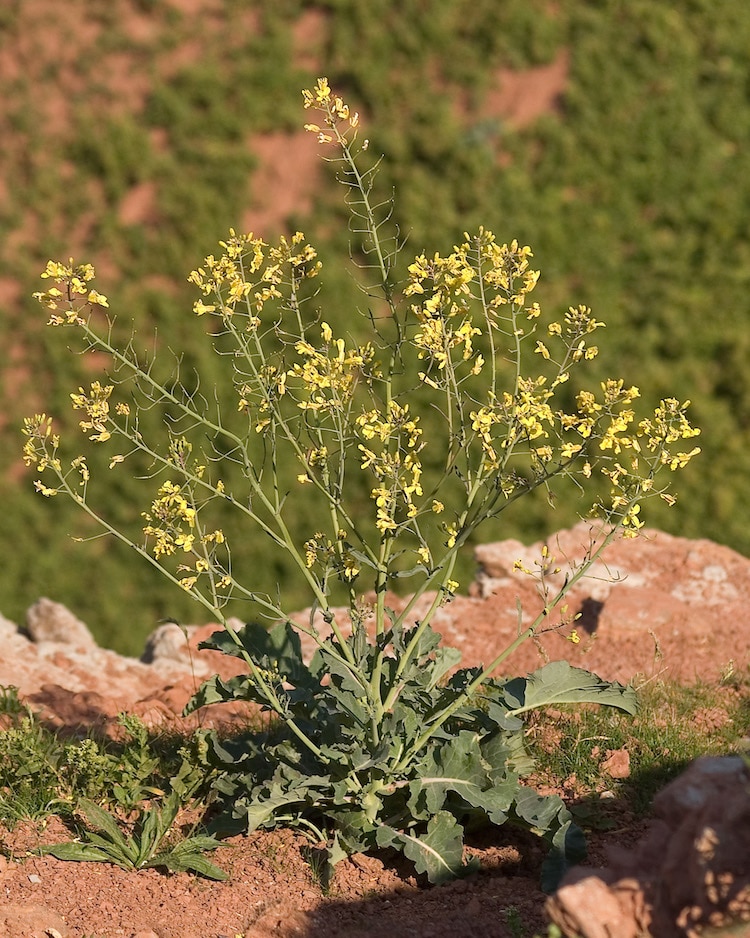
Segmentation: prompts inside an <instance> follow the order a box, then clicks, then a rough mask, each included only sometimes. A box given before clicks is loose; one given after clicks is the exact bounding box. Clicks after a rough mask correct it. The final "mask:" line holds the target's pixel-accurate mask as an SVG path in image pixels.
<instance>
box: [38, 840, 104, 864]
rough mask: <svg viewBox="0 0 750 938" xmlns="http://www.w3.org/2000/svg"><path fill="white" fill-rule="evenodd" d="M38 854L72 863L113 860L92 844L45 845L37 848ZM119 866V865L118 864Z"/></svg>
mask: <svg viewBox="0 0 750 938" xmlns="http://www.w3.org/2000/svg"><path fill="white" fill-rule="evenodd" d="M39 853H40V854H42V855H44V854H48V853H49V854H51V855H52V856H53V857H57V859H58V860H70V861H72V862H74V863H84V862H91V863H112V862H113V860H112V858H111V857H110V856H109V854H107V853H105V852H104V851H103V850H100V849H99V847H95V846H94V845H93V844H86V843H83V844H80V843H73V842H72V841H71V842H70V843H66V844H47V845H45V846H43V847H40V848H39ZM118 865H120V864H118Z"/></svg>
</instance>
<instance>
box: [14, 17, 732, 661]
mask: <svg viewBox="0 0 750 938" xmlns="http://www.w3.org/2000/svg"><path fill="white" fill-rule="evenodd" d="M748 48H750V7H748V6H747V4H746V3H744V2H741V0H727V2H725V3H724V4H722V5H721V11H720V15H717V11H716V5H715V3H713V2H711V0H678V2H675V3H672V4H654V3H653V2H650V0H627V2H626V0H563V2H561V3H554V4H553V3H550V2H542V0H499V2H498V0H434V2H432V3H430V4H424V3H422V2H419V0H377V2H371V3H367V4H363V3H357V2H356V0H317V2H315V3H307V2H302V0H223V2H222V0H196V2H195V3H190V4H188V3H186V2H180V0H110V2H108V3H107V4H104V5H102V4H100V3H97V2H96V0H70V2H68V3H65V4H54V3H49V2H47V0H28V2H24V3H23V4H22V3H20V2H17V0H16V2H11V3H7V4H4V5H3V10H2V11H0V102H2V103H0V132H1V133H2V141H3V145H2V147H1V148H0V228H1V229H2V231H3V238H2V241H0V343H1V344H2V348H3V367H2V372H1V373H0V391H1V393H2V400H0V499H2V506H3V509H2V521H1V522H0V544H1V545H2V551H3V573H2V576H1V577H0V611H2V613H3V614H4V615H5V616H6V617H8V618H11V619H14V620H15V621H18V622H22V621H23V614H24V610H25V608H26V607H27V606H28V605H29V604H30V603H31V602H33V601H34V600H36V599H37V598H38V597H39V596H40V595H47V596H49V597H51V598H53V599H55V600H58V601H61V602H64V603H65V604H66V605H67V606H69V608H71V609H72V610H73V611H74V612H75V613H76V614H77V615H78V616H79V617H81V618H82V619H84V620H85V621H87V622H88V623H89V625H90V626H91V627H92V629H93V630H94V632H95V634H96V635H97V638H98V639H99V640H100V641H101V642H102V643H104V644H107V645H110V646H112V647H116V648H117V649H118V650H120V651H123V652H130V653H136V654H137V653H139V652H140V650H141V648H142V643H143V637H144V635H145V634H146V633H147V632H149V631H150V630H151V629H152V628H153V627H154V626H155V624H156V621H157V620H158V619H159V618H160V617H162V616H167V615H169V616H174V617H176V618H178V619H181V620H182V621H186V622H187V621H195V620H196V619H197V618H200V616H199V610H198V609H197V607H193V606H191V605H190V603H189V600H188V599H187V597H185V596H182V595H179V594H178V593H176V592H175V591H174V590H173V589H172V588H170V587H169V586H168V585H167V584H166V583H165V582H162V581H161V580H160V579H159V578H158V577H157V576H156V574H154V573H152V571H151V570H149V569H148V568H146V567H145V565H143V564H142V563H139V562H138V559H137V558H131V557H129V556H128V555H127V553H126V552H124V551H123V550H122V549H121V548H120V547H119V546H118V545H117V544H114V543H112V542H110V541H108V540H104V539H96V540H92V541H90V542H88V543H85V544H71V541H70V535H71V534H74V535H76V536H83V537H86V536H90V535H93V534H95V533H96V532H95V531H93V530H92V529H89V528H88V527H87V526H86V524H85V523H84V519H82V518H81V517H79V516H78V514H77V512H76V511H75V510H74V508H73V506H69V505H67V504H65V503H64V502H62V501H61V500H59V499H57V500H53V501H52V502H46V501H43V500H42V499H41V498H40V497H39V496H36V495H35V494H34V493H33V490H32V478H31V477H30V476H29V474H28V473H27V472H25V471H24V468H23V466H22V464H21V463H20V458H19V452H20V448H21V439H20V434H19V430H18V427H19V424H20V421H21V418H22V416H23V415H25V414H28V413H31V412H34V411H37V410H45V411H47V412H48V413H52V414H54V415H55V417H56V418H57V419H59V421H60V422H61V425H62V426H63V427H69V428H71V430H74V428H75V418H74V416H73V414H72V413H71V411H70V407H69V400H68V394H69V392H70V391H71V390H75V389H76V388H77V387H78V385H79V384H83V383H84V382H87V381H90V380H91V379H92V378H95V377H98V373H95V372H93V371H92V362H91V361H90V359H89V358H86V357H81V356H74V355H70V354H69V353H68V351H67V350H66V349H65V347H64V345H65V343H64V342H61V341H60V338H61V336H60V335H59V334H57V333H56V332H53V331H52V330H46V328H45V325H44V323H45V316H44V313H43V311H42V310H41V308H40V307H38V305H37V304H36V303H35V302H34V301H32V300H31V298H30V296H31V293H32V292H33V291H34V290H36V289H39V287H40V282H39V280H38V273H39V271H40V270H41V269H42V267H43V266H44V263H45V262H46V260H47V259H48V258H50V257H55V258H67V257H68V256H69V255H71V254H72V255H74V256H75V258H76V259H77V260H78V259H80V260H87V261H91V262H92V263H94V264H95V265H96V266H97V268H98V273H99V278H98V283H97V286H98V288H99V289H100V290H101V291H103V292H105V293H106V294H107V295H108V296H109V298H110V302H111V305H112V308H113V310H115V311H117V312H118V313H119V315H120V325H119V326H118V328H121V330H122V336H123V337H125V338H127V336H128V335H129V334H130V331H131V329H132V328H133V326H134V327H135V329H136V331H137V335H138V339H137V341H138V342H139V343H142V345H143V346H144V347H146V346H150V345H153V344H154V342H156V344H157V345H158V347H159V348H160V349H161V350H162V351H166V350H168V349H173V350H174V351H175V352H176V353H177V354H179V355H180V356H182V366H181V367H182V374H183V375H184V374H187V373H189V371H190V369H195V370H196V371H197V372H199V373H200V374H201V376H202V384H203V387H204V388H210V387H211V385H212V384H213V382H214V380H216V378H217V377H219V378H220V375H219V373H218V372H219V368H220V365H221V363H220V362H217V361H216V360H215V359H214V357H213V356H212V353H211V350H210V343H209V342H208V341H207V339H206V337H205V336H204V335H203V334H202V333H201V331H200V329H199V328H198V326H197V323H196V321H195V319H194V317H193V315H192V313H191V305H192V301H193V299H194V298H195V292H194V290H193V289H192V288H191V287H190V286H189V285H188V284H187V283H186V277H187V274H188V273H189V272H190V270H191V269H192V268H193V267H195V266H197V265H198V264H199V263H200V262H201V260H202V258H203V256H204V255H206V254H208V253H211V252H212V251H214V249H215V245H216V242H217V241H218V239H219V238H221V237H223V236H224V235H225V234H226V232H227V229H228V228H229V227H230V226H235V227H239V228H241V227H245V224H244V222H245V221H246V220H248V219H249V220H251V221H252V220H253V218H256V219H258V218H260V219H261V220H263V219H265V221H264V230H262V231H256V233H257V234H261V235H262V236H264V237H265V238H267V239H272V238H274V237H276V236H278V234H279V233H281V232H282V231H288V230H290V229H291V230H293V229H294V228H295V227H302V228H303V230H304V231H305V233H306V234H307V236H308V238H309V239H310V240H312V241H313V242H314V243H317V244H318V245H319V247H320V249H321V253H322V255H323V260H324V262H325V264H326V269H325V270H324V278H323V280H324V285H323V290H322V292H321V294H319V295H318V296H317V297H316V298H315V299H314V300H313V301H312V302H313V304H314V306H321V307H324V308H325V310H326V318H327V319H328V320H329V321H330V322H331V323H332V324H333V325H334V328H335V329H344V328H351V329H354V328H357V325H356V324H357V322H358V319H357V317H356V316H355V315H354V314H353V310H354V308H355V307H356V306H358V305H359V306H361V305H362V304H363V302H366V300H365V299H364V298H363V296H362V294H361V293H360V292H359V290H358V289H357V287H356V284H355V282H354V279H353V278H352V276H351V275H350V273H348V272H347V271H345V270H343V265H342V259H344V258H346V257H347V256H348V242H349V237H350V235H349V232H348V231H347V227H346V217H345V215H344V213H343V210H342V205H341V196H342V192H341V190H340V188H338V187H337V186H336V183H335V181H334V178H333V174H332V173H331V172H327V171H326V169H325V168H322V169H321V170H320V171H318V169H313V168H312V167H314V166H316V165H317V164H315V163H314V162H311V161H305V160H304V159H299V160H298V161H297V162H294V161H292V162H291V163H290V177H291V178H290V179H289V181H288V187H289V189H290V190H291V192H292V194H295V193H297V192H299V193H300V194H301V195H300V198H299V199H298V200H297V202H296V205H297V207H296V208H294V209H291V210H290V211H289V212H285V211H283V209H282V208H281V207H279V206H283V204H285V203H284V196H285V195H286V194H287V193H286V192H285V188H286V186H281V187H280V188H279V189H278V192H277V193H276V195H277V198H278V201H279V206H276V209H277V210H276V211H275V212H273V211H271V212H270V214H269V213H268V212H266V214H265V215H263V214H262V213H261V214H259V209H258V206H259V205H261V204H262V203H263V198H264V195H267V192H266V191H265V187H266V186H267V184H268V180H267V178H266V176H264V175H263V173H262V172H261V171H259V170H260V169H262V167H263V162H262V159H261V158H262V156H263V153H264V152H266V151H265V150H264V149H263V141H264V140H268V139H273V140H275V141H276V145H277V149H276V150H275V151H274V156H273V159H276V160H277V162H278V164H279V167H280V168H283V166H285V165H286V161H285V160H284V159H280V158H279V156H283V155H284V146H285V142H286V145H288V147H289V148H290V150H292V149H293V150H294V152H297V151H299V153H303V152H304V148H305V147H306V146H309V143H310V142H311V141H307V142H305V141H304V140H303V139H302V138H301V137H300V136H299V135H298V133H297V131H298V129H299V128H300V126H301V123H302V122H303V120H304V115H303V112H302V109H301V98H300V93H299V92H300V89H301V88H302V87H309V86H311V84H312V82H313V81H314V79H315V78H316V77H317V75H319V74H327V75H328V76H329V78H330V79H331V82H332V84H333V85H334V86H335V87H337V88H340V89H342V91H343V92H344V93H345V96H346V97H347V100H350V101H351V102H352V104H353V105H354V106H356V107H358V108H359V109H360V110H361V111H362V113H363V115H364V120H365V126H366V131H365V132H366V134H367V135H368V136H369V137H370V140H371V143H370V146H371V149H372V152H373V153H375V154H380V153H381V152H383V153H385V154H386V160H385V161H384V163H383V166H382V169H381V174H380V177H379V184H380V186H381V187H382V191H383V192H384V193H385V194H389V193H390V192H391V191H392V190H393V191H395V195H396V203H395V216H394V219H395V221H396V222H397V224H398V226H399V229H400V231H401V233H402V234H403V235H408V243H407V246H406V249H405V250H404V252H403V254H402V257H401V260H402V263H404V264H405V263H407V262H408V257H409V255H412V256H413V255H414V254H415V253H418V252H420V251H422V250H426V251H428V252H432V251H434V250H439V251H441V252H446V251H449V250H450V247H451V245H452V244H453V243H454V242H455V241H456V240H457V239H459V238H461V236H462V233H463V231H464V230H471V229H472V228H474V227H476V226H477V225H479V224H484V225H485V226H486V227H489V228H491V229H493V230H494V231H495V232H496V234H497V235H498V238H500V239H502V240H510V239H512V238H518V239H519V240H520V241H521V242H524V243H528V244H531V245H532V246H533V247H534V250H535V262H536V266H538V267H539V268H540V269H541V270H542V280H541V283H540V286H539V288H538V294H537V298H538V299H539V300H540V302H541V303H542V306H543V308H544V307H548V308H550V309H559V308H560V307H563V308H565V307H567V306H568V305H570V304H577V303H587V304H589V305H591V306H592V307H593V309H594V311H595V313H596V316H597V318H600V319H603V320H605V321H606V323H607V330H606V333H604V335H603V336H602V339H601V341H600V343H599V344H600V347H601V356H600V358H599V359H597V360H596V361H595V362H594V363H593V364H594V365H595V366H596V370H595V374H600V375H602V376H603V375H604V374H613V375H622V376H623V377H624V378H625V379H626V380H627V381H628V382H629V383H635V384H638V385H639V386H640V387H641V390H642V395H643V398H644V399H645V400H646V401H647V402H649V403H652V402H655V401H656V399H658V397H659V396H662V395H665V394H668V395H674V396H679V397H681V398H683V399H684V398H690V399H692V400H693V401H694V412H693V418H694V421H695V422H696V423H697V424H698V425H700V426H702V427H703V437H702V439H701V440H700V443H701V445H702V447H703V451H704V454H703V455H702V456H701V457H700V458H699V459H697V460H695V461H694V463H693V464H692V465H691V466H690V468H689V469H688V470H687V471H686V473H685V474H684V476H683V477H682V478H681V479H680V492H681V498H680V502H679V504H678V507H677V508H676V509H674V510H673V512H672V513H668V512H664V513H663V514H659V513H658V510H654V509H652V510H651V511H650V513H649V517H648V519H647V520H648V522H649V523H650V524H652V525H655V526H660V527H663V528H664V529H666V530H668V531H671V532H673V533H677V534H682V535H685V536H689V537H709V538H713V539H714V540H717V541H719V542H722V543H725V544H728V545H730V546H732V547H734V548H736V549H737V550H739V551H741V552H744V553H746V554H748V553H750V526H748V524H747V513H746V511H745V510H744V509H743V505H744V504H745V499H744V498H743V496H744V488H745V486H746V484H747V479H748V477H749V476H750V445H748V443H749V442H750V367H748V365H747V362H748V360H749V359H750V314H749V312H748V285H749V282H750V230H749V229H750V146H749V144H750V72H749V68H748V60H747V49H748ZM553 62H556V63H558V65H560V66H561V69H562V71H563V72H564V73H565V77H564V81H563V82H562V83H561V86H560V89H559V92H560V93H559V95H558V98H557V101H556V103H555V106H554V107H547V108H545V109H544V113H541V114H540V115H539V116H537V117H536V118H535V119H533V120H529V121H527V122H524V121H520V122H519V121H518V120H515V121H514V120H512V119H511V118H510V117H508V118H507V119H506V118H504V116H503V113H500V112H498V110H497V108H493V101H495V100H496V89H497V87H498V74H499V70H500V69H506V68H512V69H516V70H523V69H528V68H531V67H536V66H540V65H545V64H549V63H553ZM283 134H287V135H288V136H286V137H285V136H280V135H283ZM269 135H271V137H270V138H269ZM279 145H280V149H278V147H279ZM295 167H296V168H295ZM300 167H302V168H301V169H300ZM293 201H294V200H293ZM272 208H273V206H272ZM253 212H255V215H254V214H253ZM131 321H132V322H131ZM155 330H156V333H157V339H156V340H155V339H154V331H155ZM97 364H98V365H100V366H101V365H102V364H103V363H101V362H98V363H97ZM424 419H428V416H427V415H426V416H425V418H424ZM75 432H76V433H77V431H75ZM93 468H94V470H96V468H97V467H96V466H94V467H93ZM101 472H103V473H106V458H104V459H103V462H102V468H101ZM110 478H111V483H112V485H113V486H114V487H113V488H112V490H111V493H110V495H109V496H108V498H109V499H110V502H111V509H112V511H113V513H114V514H115V516H116V517H117V519H118V521H119V522H120V523H122V524H129V525H131V526H132V527H133V529H136V528H137V526H138V524H139V520H140V519H139V513H140V511H142V510H144V509H145V508H147V507H148V506H147V505H146V504H143V496H142V494H138V495H136V494H135V491H134V490H133V489H132V488H130V487H129V485H128V483H127V479H126V477H125V475H124V474H123V473H117V474H115V473H113V474H112V475H111V477H110ZM108 481H109V480H108ZM524 502H525V500H524ZM576 511H577V507H576V500H575V495H574V493H571V496H570V498H567V499H560V500H558V502H557V507H556V510H555V511H554V512H552V513H550V511H549V509H548V508H547V507H546V505H542V504H532V505H531V506H527V505H525V504H524V506H523V514H522V515H516V516H515V517H513V518H511V519H510V521H509V522H508V523H505V524H503V526H502V527H497V528H496V529H494V530H492V531H490V530H486V531H485V533H484V538H485V539H490V538H501V537H508V536H517V537H521V538H523V539H526V540H531V539H535V538H536V537H538V536H539V535H540V534H542V533H545V532H550V531H552V530H556V529H558V528H560V527H563V526H566V525H568V524H570V523H572V522H573V521H575V519H576ZM299 523H300V532H301V537H302V536H307V535H308V534H309V528H308V527H307V525H308V523H309V519H307V518H306V516H305V510H304V506H302V507H301V508H300V513H299ZM234 555H235V562H236V564H237V565H238V567H239V565H243V566H245V567H246V568H247V570H248V571H252V577H253V583H254V584H256V583H257V585H258V587H264V588H267V589H274V588H275V584H276V583H277V582H280V583H281V585H282V588H283V589H284V591H285V592H287V591H288V593H289V595H290V597H291V599H290V602H289V605H290V606H294V605H295V604H297V605H299V606H301V605H304V604H306V602H307V597H306V596H305V595H304V593H300V592H296V589H297V588H296V586H295V585H294V583H293V582H291V581H290V582H287V581H286V580H285V577H286V573H285V570H284V568H283V566H277V565H275V562H274V559H273V558H271V557H269V556H268V551H267V549H266V545H265V543H264V542H263V541H259V540H258V539H254V538H253V536H252V534H250V533H248V535H247V536H246V537H245V538H243V540H242V543H241V544H239V543H237V541H235V544H234ZM470 575H471V561H470V558H469V559H468V560H467V562H466V566H465V567H464V570H463V583H464V585H465V584H466V580H467V578H468V577H469V576H470Z"/></svg>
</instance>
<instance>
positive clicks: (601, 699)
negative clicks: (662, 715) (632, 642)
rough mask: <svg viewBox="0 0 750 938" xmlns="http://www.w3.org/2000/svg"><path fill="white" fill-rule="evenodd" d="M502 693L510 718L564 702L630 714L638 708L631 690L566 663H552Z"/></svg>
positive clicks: (517, 680) (510, 684)
mask: <svg viewBox="0 0 750 938" xmlns="http://www.w3.org/2000/svg"><path fill="white" fill-rule="evenodd" d="M503 692H504V695H505V697H506V700H507V702H508V703H509V705H510V706H509V712H510V715H511V716H517V715H518V714H520V713H525V712H526V711H528V710H534V709H536V708H538V707H548V706H551V705H557V704H565V703H596V704H603V705H604V706H608V707H617V708H618V709H620V710H624V711H625V712H626V713H629V714H631V715H633V714H635V713H636V712H637V709H638V698H637V696H636V693H635V691H634V690H633V688H632V687H625V686H624V685H622V684H618V683H617V682H610V681H603V680H602V679H601V678H600V677H598V676H597V675H596V674H592V673H591V672H590V671H586V670H584V669H583V668H574V667H572V666H571V665H569V664H568V662H567V661H551V662H550V663H549V664H546V665H545V666H544V667H543V668H539V670H538V671H534V673H533V674H530V675H529V676H528V678H526V679H525V680H524V679H522V678H516V679H514V680H512V681H509V682H508V683H507V684H505V685H504V687H503Z"/></svg>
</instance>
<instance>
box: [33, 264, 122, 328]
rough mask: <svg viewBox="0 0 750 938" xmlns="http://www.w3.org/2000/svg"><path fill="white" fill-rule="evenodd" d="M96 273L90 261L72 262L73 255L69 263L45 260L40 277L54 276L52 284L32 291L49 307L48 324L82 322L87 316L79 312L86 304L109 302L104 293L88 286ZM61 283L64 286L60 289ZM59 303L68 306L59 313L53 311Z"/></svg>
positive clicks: (74, 323)
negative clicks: (38, 290)
mask: <svg viewBox="0 0 750 938" xmlns="http://www.w3.org/2000/svg"><path fill="white" fill-rule="evenodd" d="M95 276H96V272H95V270H94V268H93V266H92V265H91V264H77V265H74V264H73V259H72V258H71V259H70V261H69V263H68V264H61V263H59V262H58V261H48V262H47V266H46V268H45V270H44V271H43V273H42V277H43V278H44V279H45V280H54V282H55V286H54V287H50V288H49V289H48V290H46V291H40V292H38V293H35V294H34V299H35V300H38V301H39V302H40V303H41V304H42V306H45V307H46V308H47V309H49V310H51V311H52V315H51V316H50V318H49V323H48V325H50V326H62V325H78V326H82V325H83V324H84V323H85V321H86V320H84V319H83V318H82V316H81V313H82V311H83V310H84V308H85V307H86V306H87V305H93V306H103V307H107V306H109V300H108V299H107V297H106V296H104V295H103V294H102V293H99V292H98V291H96V290H94V289H93V288H92V287H90V286H88V284H90V282H91V281H92V280H93V279H94V277H95ZM61 287H62V288H63V289H60V288H61ZM61 305H62V306H63V307H67V308H66V309H65V312H64V315H62V316H61V315H60V314H59V313H58V312H56V310H58V309H59V308H60V306H61Z"/></svg>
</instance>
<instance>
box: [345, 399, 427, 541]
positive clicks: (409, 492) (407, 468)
mask: <svg viewBox="0 0 750 938" xmlns="http://www.w3.org/2000/svg"><path fill="white" fill-rule="evenodd" d="M356 427H357V430H358V432H359V435H360V437H361V438H362V439H363V440H364V441H366V442H367V443H368V444H369V445H365V444H364V443H360V444H359V446H358V448H359V451H360V453H361V454H362V456H361V464H360V465H361V468H362V469H370V470H371V471H372V472H373V474H374V475H375V477H376V478H377V480H378V483H379V484H378V485H377V486H376V487H375V488H374V489H373V490H372V492H371V497H372V498H373V500H374V501H375V505H376V520H375V526H376V527H377V529H378V531H379V532H380V533H381V535H385V534H390V533H392V532H394V531H396V529H397V527H398V519H397V513H398V509H399V508H405V510H406V518H414V517H416V515H417V514H418V510H419V509H418V507H417V504H416V503H415V500H414V499H415V498H416V497H418V496H421V495H422V494H423V492H422V483H421V481H420V479H421V476H422V463H421V462H420V459H419V455H418V454H419V452H420V450H421V449H422V447H423V446H424V443H423V442H422V441H421V437H422V429H421V428H420V427H419V426H418V418H414V417H412V416H411V414H410V412H409V405H408V404H403V405H402V404H399V403H398V402H397V401H395V400H391V401H389V403H388V407H387V410H386V413H385V414H381V413H380V412H379V411H377V410H370V411H366V412H365V413H363V414H360V415H359V417H357V419H356ZM374 441H378V442H379V443H380V444H381V445H380V446H379V447H373V442H374ZM376 449H377V450H378V451H377V452H376Z"/></svg>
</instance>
